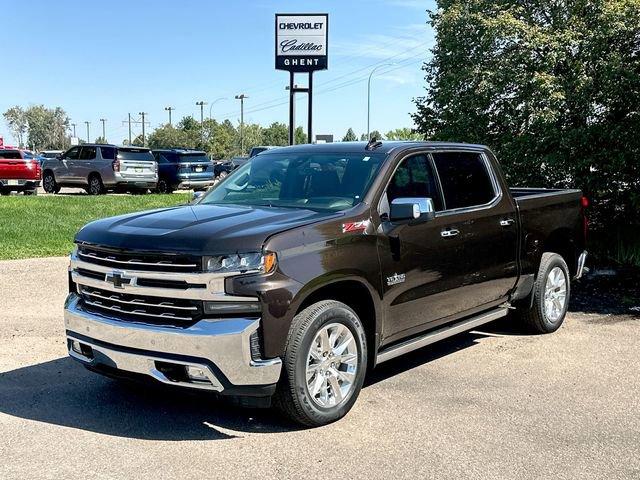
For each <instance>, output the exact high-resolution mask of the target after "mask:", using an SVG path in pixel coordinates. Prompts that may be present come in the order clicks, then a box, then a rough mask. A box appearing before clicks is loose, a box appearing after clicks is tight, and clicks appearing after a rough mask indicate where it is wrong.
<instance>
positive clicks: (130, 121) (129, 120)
mask: <svg viewBox="0 0 640 480" xmlns="http://www.w3.org/2000/svg"><path fill="white" fill-rule="evenodd" d="M140 113H141V114H142V115H143V117H142V122H141V121H140V120H131V114H130V113H129V114H128V115H129V119H128V120H123V121H122V124H123V125H124V124H125V123H127V124H129V145H131V124H132V123H133V124H138V123H141V124H142V137H143V138H144V125H145V124H147V125H149V122H145V121H144V115H147V113H142V112H140Z"/></svg>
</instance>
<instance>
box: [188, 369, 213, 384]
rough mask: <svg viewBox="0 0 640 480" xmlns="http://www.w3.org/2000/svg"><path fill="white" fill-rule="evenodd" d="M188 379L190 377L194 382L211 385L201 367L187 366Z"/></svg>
mask: <svg viewBox="0 0 640 480" xmlns="http://www.w3.org/2000/svg"><path fill="white" fill-rule="evenodd" d="M187 377H189V380H192V381H194V382H207V383H211V381H210V380H209V377H208V376H207V373H206V372H205V371H204V369H202V368H200V367H194V366H193V365H187Z"/></svg>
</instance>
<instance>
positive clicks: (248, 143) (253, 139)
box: [236, 123, 264, 155]
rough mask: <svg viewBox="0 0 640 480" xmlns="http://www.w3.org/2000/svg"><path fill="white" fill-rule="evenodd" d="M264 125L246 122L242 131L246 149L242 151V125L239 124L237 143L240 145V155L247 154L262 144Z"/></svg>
mask: <svg viewBox="0 0 640 480" xmlns="http://www.w3.org/2000/svg"><path fill="white" fill-rule="evenodd" d="M262 130H263V129H262V127H261V126H260V125H258V124H257V123H245V124H244V127H243V131H242V135H243V138H244V151H240V126H238V139H237V142H236V144H237V145H238V151H239V152H240V155H244V154H246V153H247V152H248V151H249V150H251V149H252V148H253V147H256V146H258V145H262V144H263V143H264V142H263V141H262Z"/></svg>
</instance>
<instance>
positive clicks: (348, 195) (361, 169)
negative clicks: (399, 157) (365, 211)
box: [200, 152, 385, 211]
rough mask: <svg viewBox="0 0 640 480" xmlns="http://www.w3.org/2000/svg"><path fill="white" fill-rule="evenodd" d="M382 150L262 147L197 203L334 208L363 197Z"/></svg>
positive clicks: (381, 159) (345, 206) (341, 207)
mask: <svg viewBox="0 0 640 480" xmlns="http://www.w3.org/2000/svg"><path fill="white" fill-rule="evenodd" d="M384 158H385V155H384V154H372V153H368V152H364V153H353V154H332V153H328V154H309V153H305V154H285V153H266V152H265V153H262V154H260V155H258V156H256V157H254V158H252V159H251V161H250V162H247V163H246V164H245V165H243V166H242V167H240V168H238V169H237V170H236V171H235V172H234V173H233V174H232V175H229V177H227V178H226V179H225V180H223V181H222V182H220V183H219V184H218V185H216V187H215V188H213V189H212V190H211V191H210V192H209V193H208V194H207V195H206V196H205V197H204V198H203V199H202V201H201V202H200V203H202V204H209V205H211V204H236V205H254V206H274V207H276V206H277V207H294V208H308V209H311V210H326V211H339V210H345V209H347V208H350V207H352V206H354V205H356V204H357V203H359V202H360V201H361V200H362V197H363V196H364V194H365V193H366V191H367V189H368V188H369V186H370V185H371V182H372V181H373V179H374V178H375V175H376V173H377V172H378V169H379V167H380V165H381V163H382V162H383V160H384Z"/></svg>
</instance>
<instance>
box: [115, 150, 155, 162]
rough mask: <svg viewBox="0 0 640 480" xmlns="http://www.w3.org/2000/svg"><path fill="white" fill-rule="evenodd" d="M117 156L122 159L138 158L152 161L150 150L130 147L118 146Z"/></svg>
mask: <svg viewBox="0 0 640 480" xmlns="http://www.w3.org/2000/svg"><path fill="white" fill-rule="evenodd" d="M118 158H120V159H122V160H140V161H145V162H153V161H154V160H155V159H154V158H153V154H152V153H151V150H140V149H132V148H119V149H118Z"/></svg>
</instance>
